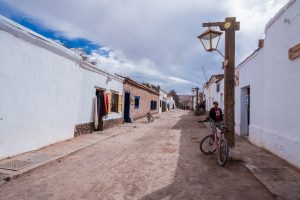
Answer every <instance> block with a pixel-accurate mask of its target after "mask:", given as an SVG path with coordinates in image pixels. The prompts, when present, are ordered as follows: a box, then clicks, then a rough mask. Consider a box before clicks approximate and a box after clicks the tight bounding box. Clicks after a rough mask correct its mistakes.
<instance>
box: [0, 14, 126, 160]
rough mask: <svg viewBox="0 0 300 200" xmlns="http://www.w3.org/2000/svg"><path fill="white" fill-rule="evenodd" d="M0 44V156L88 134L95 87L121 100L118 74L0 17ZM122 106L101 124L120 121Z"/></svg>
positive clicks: (120, 82)
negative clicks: (98, 66) (106, 70)
mask: <svg viewBox="0 0 300 200" xmlns="http://www.w3.org/2000/svg"><path fill="white" fill-rule="evenodd" d="M0 42H1V45H0V55H1V65H0V85H1V98H0V119H1V120H0V159H1V158H5V157H8V156H13V155H16V154H20V153H23V152H27V151H31V150H35V149H38V148H41V147H44V146H46V145H49V144H53V143H56V142H59V141H63V140H66V139H69V138H72V137H74V134H76V133H77V134H82V133H85V132H91V131H92V129H93V122H94V114H95V112H94V110H95V104H94V100H95V97H96V91H97V90H105V92H106V93H108V94H110V97H111V96H113V95H114V97H115V98H116V97H118V98H119V97H120V99H122V94H123V79H122V78H120V77H117V76H114V75H111V74H109V73H107V72H104V71H102V70H100V69H99V68H97V67H96V66H94V65H92V64H89V63H86V62H84V61H83V60H82V59H81V57H80V56H78V55H77V54H75V53H74V52H72V51H71V50H69V49H67V48H65V47H63V46H61V45H60V44H58V43H56V42H53V41H51V40H49V39H47V38H45V37H43V36H41V35H39V34H37V33H35V32H33V31H31V30H29V29H27V28H25V27H23V26H21V25H19V24H17V23H14V22H12V21H11V20H9V19H7V18H4V17H2V16H0ZM111 103H113V102H110V105H111ZM114 103H116V101H115V102H114ZM122 105H123V100H121V101H118V105H116V106H115V108H116V109H113V106H112V105H111V108H112V110H110V111H109V113H108V114H107V115H105V116H104V118H103V124H102V125H103V128H105V127H108V126H111V125H112V124H114V123H118V122H122V120H123V112H122ZM113 110H114V111H113Z"/></svg>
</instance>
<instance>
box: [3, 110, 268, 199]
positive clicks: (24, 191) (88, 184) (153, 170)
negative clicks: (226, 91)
mask: <svg viewBox="0 0 300 200" xmlns="http://www.w3.org/2000/svg"><path fill="white" fill-rule="evenodd" d="M197 119H198V118H196V117H195V116H193V114H192V113H189V112H187V111H173V112H168V113H164V114H162V115H160V116H159V118H157V119H156V120H155V121H154V122H153V123H150V124H147V123H146V120H145V119H144V120H140V121H137V122H135V123H134V124H131V125H130V126H131V128H129V129H127V131H126V132H125V131H124V133H121V134H119V135H117V136H115V137H112V138H109V139H107V140H105V141H102V142H99V143H97V144H95V145H93V146H91V147H89V148H86V149H83V150H81V151H79V152H77V153H75V154H73V155H70V156H67V157H66V158H64V159H63V160H60V161H58V162H55V163H53V164H52V165H49V166H45V167H42V168H38V169H36V170H34V171H32V172H30V173H29V174H27V175H24V176H21V177H19V178H18V179H16V180H12V181H10V182H8V183H7V184H4V185H2V186H1V187H0V199H1V200H2V199H3V200H4V199H5V200H8V199H10V200H11V199H30V200H31V199H41V200H45V199H64V200H65V199H142V200H146V199H155V200H159V199H180V200H182V199H264V200H265V199H272V197H271V195H270V193H269V192H268V191H267V190H266V189H265V188H264V186H263V185H262V184H261V183H259V182H258V181H257V180H256V179H255V178H254V177H253V176H252V175H251V174H250V173H249V172H248V171H247V169H246V168H245V167H244V166H243V165H241V163H239V162H238V161H234V162H229V163H228V164H227V165H226V166H225V167H220V166H218V165H217V162H216V157H215V155H211V156H207V155H204V154H202V153H201V152H200V150H199V148H198V146H199V142H200V140H201V138H202V137H204V136H205V135H207V134H208V130H207V129H206V128H205V127H204V125H202V124H199V123H197Z"/></svg>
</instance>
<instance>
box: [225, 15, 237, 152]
mask: <svg viewBox="0 0 300 200" xmlns="http://www.w3.org/2000/svg"><path fill="white" fill-rule="evenodd" d="M224 29H225V60H227V63H226V64H227V65H225V66H224V102H225V109H224V116H225V119H224V122H225V126H226V127H227V128H228V134H227V140H228V143H229V146H230V147H233V146H234V145H235V140H234V126H235V119H234V104H235V103H234V90H235V88H234V67H235V17H230V18H229V17H228V18H226V19H225V24H224Z"/></svg>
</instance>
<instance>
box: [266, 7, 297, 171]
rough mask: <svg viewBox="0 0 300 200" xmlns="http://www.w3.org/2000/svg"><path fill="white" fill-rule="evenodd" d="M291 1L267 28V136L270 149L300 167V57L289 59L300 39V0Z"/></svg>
mask: <svg viewBox="0 0 300 200" xmlns="http://www.w3.org/2000/svg"><path fill="white" fill-rule="evenodd" d="M289 3H290V4H289V5H290V7H288V8H287V7H286V8H283V9H282V11H281V12H280V13H278V15H277V16H275V19H274V20H272V21H271V22H270V23H269V24H268V25H267V27H266V31H265V34H266V38H265V66H264V74H265V78H264V135H263V137H264V146H265V147H266V148H267V149H268V150H270V151H271V152H274V153H276V154H277V155H279V156H281V157H283V158H285V159H287V160H288V161H289V162H291V163H292V164H295V165H296V166H298V167H300V156H299V155H300V134H299V133H300V130H299V129H298V127H299V116H300V107H299V102H300V92H299V91H300V89H299V88H300V76H299V75H300V58H297V59H295V60H290V59H288V50H289V48H291V47H292V46H294V45H296V44H298V43H300V1H290V2H289ZM285 20H289V22H286V23H285Z"/></svg>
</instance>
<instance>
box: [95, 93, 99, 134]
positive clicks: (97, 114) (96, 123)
mask: <svg viewBox="0 0 300 200" xmlns="http://www.w3.org/2000/svg"><path fill="white" fill-rule="evenodd" d="M94 105H95V109H94V127H95V129H98V125H99V119H98V116H99V112H98V108H99V107H98V101H97V96H96V97H95V98H94Z"/></svg>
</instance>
